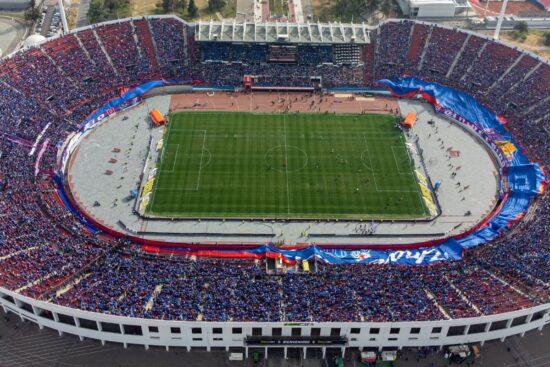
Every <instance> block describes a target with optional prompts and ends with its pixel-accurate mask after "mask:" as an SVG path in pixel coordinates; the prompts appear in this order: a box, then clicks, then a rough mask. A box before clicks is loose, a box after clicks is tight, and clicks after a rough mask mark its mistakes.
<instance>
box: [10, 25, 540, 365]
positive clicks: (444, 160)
mask: <svg viewBox="0 0 550 367" xmlns="http://www.w3.org/2000/svg"><path fill="white" fill-rule="evenodd" d="M0 84H1V85H2V88H1V89H0V93H1V95H0V111H1V112H2V123H1V126H0V136H1V137H2V138H1V139H0V165H1V170H0V205H1V207H2V215H1V218H0V228H1V232H0V263H1V266H0V303H1V304H2V307H3V309H4V312H11V313H15V314H17V315H18V316H19V317H20V318H21V320H27V321H30V322H33V323H36V324H38V325H39V327H40V328H49V329H54V330H57V331H58V332H59V334H60V335H62V334H63V333H67V334H73V335H77V336H78V337H79V338H81V340H83V339H84V338H90V339H95V340H100V341H101V342H102V343H103V344H105V343H107V342H115V343H122V344H124V346H127V345H143V346H145V348H149V347H150V346H161V347H165V348H166V349H167V350H168V349H170V348H186V349H187V350H194V349H204V348H206V350H208V351H210V350H213V349H218V348H222V349H225V350H227V351H229V350H240V351H243V352H244V353H245V354H246V355H247V356H248V354H249V353H251V352H260V353H262V354H263V355H264V356H265V357H266V358H267V357H268V356H269V355H271V354H274V353H275V354H276V353H281V354H284V356H285V357H286V356H287V354H289V353H293V352H295V351H296V350H299V351H300V352H301V353H303V356H304V358H305V357H307V356H309V355H313V354H315V353H322V354H323V356H324V355H325V354H326V353H334V352H336V353H342V354H344V353H345V352H346V350H350V349H360V350H385V349H401V348H404V347H428V346H435V347H441V346H446V345H456V344H465V343H475V342H479V343H482V344H483V343H484V342H486V341H489V340H495V339H496V340H501V341H502V340H504V339H505V338H506V337H509V336H512V335H523V334H525V333H526V332H527V331H529V330H533V329H542V328H543V326H544V325H546V324H548V323H549V322H550V301H549V294H550V293H549V287H550V266H549V265H550V264H549V260H550V247H549V243H548V222H549V219H550V218H549V216H550V211H549V200H548V195H544V187H545V184H546V183H547V181H548V176H547V174H546V173H545V170H544V167H548V164H549V163H550V157H549V151H548V141H549V132H548V126H549V120H550V65H549V64H548V63H547V62H545V61H544V60H542V59H540V58H538V57H537V56H535V55H532V54H529V53H527V52H524V51H521V50H518V49H515V48H512V47H510V46H508V45H506V44H505V43H501V42H498V41H494V40H492V39H489V38H484V37H482V36H480V35H479V34H475V33H470V32H468V31H463V30H458V29H453V28H447V27H444V26H439V25H435V24H431V23H425V22H419V21H401V20H400V21H397V20H388V21H385V22H384V23H382V24H381V25H380V26H377V27H368V26H366V25H360V24H331V23H328V24H322V23H307V24H290V23H246V22H245V23H237V22H227V23H226V22H213V21H212V22H206V23H204V22H199V23H195V24H190V23H186V22H185V21H183V20H181V19H179V18H177V17H173V16H151V17H145V18H141V17H140V18H131V19H124V20H119V21H113V22H106V23H101V24H96V25H93V26H90V27H84V28H79V29H76V30H73V31H71V32H69V33H67V34H65V35H63V36H59V37H54V38H51V39H48V40H46V41H43V42H42V43H40V44H38V45H35V46H32V47H28V48H25V49H23V50H21V51H18V52H16V53H14V54H12V55H10V56H7V57H5V58H3V59H2V60H1V62H0ZM405 122H406V123H407V124H408V126H405ZM545 238H546V239H545Z"/></svg>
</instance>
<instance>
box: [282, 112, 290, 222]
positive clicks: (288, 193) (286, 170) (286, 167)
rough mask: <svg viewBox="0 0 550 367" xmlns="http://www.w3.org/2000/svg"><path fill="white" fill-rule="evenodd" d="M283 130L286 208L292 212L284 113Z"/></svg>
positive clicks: (288, 211)
mask: <svg viewBox="0 0 550 367" xmlns="http://www.w3.org/2000/svg"><path fill="white" fill-rule="evenodd" d="M283 131H284V134H285V176H286V209H287V213H288V214H290V188H289V186H288V149H287V145H286V116H285V115H283Z"/></svg>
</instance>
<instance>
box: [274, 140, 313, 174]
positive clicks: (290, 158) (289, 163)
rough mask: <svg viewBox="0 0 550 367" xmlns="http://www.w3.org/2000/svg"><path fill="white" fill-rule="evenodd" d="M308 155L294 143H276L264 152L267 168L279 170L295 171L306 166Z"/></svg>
mask: <svg viewBox="0 0 550 367" xmlns="http://www.w3.org/2000/svg"><path fill="white" fill-rule="evenodd" d="M307 161H308V155H307V153H306V152H304V151H303V150H302V149H300V148H298V147H295V146H294V145H277V146H276V147H273V148H269V149H268V150H267V152H266V153H265V163H266V165H267V169H269V170H271V169H272V170H275V171H280V172H296V171H300V170H302V169H304V168H305V167H306V166H307Z"/></svg>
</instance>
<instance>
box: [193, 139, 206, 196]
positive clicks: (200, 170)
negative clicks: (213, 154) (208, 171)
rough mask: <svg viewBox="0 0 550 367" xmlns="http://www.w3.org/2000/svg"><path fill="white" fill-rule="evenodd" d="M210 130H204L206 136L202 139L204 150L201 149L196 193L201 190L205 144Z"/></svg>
mask: <svg viewBox="0 0 550 367" xmlns="http://www.w3.org/2000/svg"><path fill="white" fill-rule="evenodd" d="M207 131H208V130H204V136H203V138H202V149H201V161H200V163H199V177H197V187H196V188H195V191H198V190H199V187H200V184H201V172H202V158H203V156H204V149H205V147H204V144H205V143H206V133H207Z"/></svg>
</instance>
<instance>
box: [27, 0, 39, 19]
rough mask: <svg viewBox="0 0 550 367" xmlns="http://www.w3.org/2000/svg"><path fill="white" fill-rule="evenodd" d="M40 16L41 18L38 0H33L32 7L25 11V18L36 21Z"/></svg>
mask: <svg viewBox="0 0 550 367" xmlns="http://www.w3.org/2000/svg"><path fill="white" fill-rule="evenodd" d="M38 18H40V10H38V8H37V7H36V1H35V0H31V6H30V8H28V9H27V11H25V20H32V21H35V20H37V19H38Z"/></svg>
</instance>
